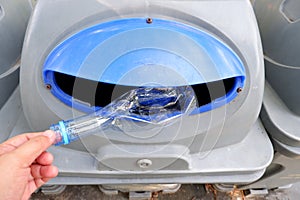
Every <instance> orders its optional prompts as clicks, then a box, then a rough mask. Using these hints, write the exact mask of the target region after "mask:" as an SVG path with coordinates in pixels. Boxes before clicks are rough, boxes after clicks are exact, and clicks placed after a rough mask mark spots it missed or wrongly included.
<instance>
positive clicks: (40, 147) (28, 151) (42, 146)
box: [11, 131, 55, 167]
mask: <svg viewBox="0 0 300 200" xmlns="http://www.w3.org/2000/svg"><path fill="white" fill-rule="evenodd" d="M54 140H55V133H54V132H53V131H45V132H44V133H43V134H42V135H39V136H36V137H33V138H30V139H29V140H28V141H27V142H25V143H23V144H22V145H20V146H19V147H18V148H17V149H15V150H14V151H12V152H11V153H12V154H14V156H15V157H16V158H17V159H18V161H19V162H20V164H21V166H22V167H28V166H30V165H31V164H32V163H33V162H34V161H35V159H36V158H37V157H38V156H39V155H41V153H43V152H44V151H45V150H46V149H47V148H49V147H50V146H51V145H52V144H53V142H54Z"/></svg>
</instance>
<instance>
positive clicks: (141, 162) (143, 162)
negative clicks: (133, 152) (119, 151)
mask: <svg viewBox="0 0 300 200" xmlns="http://www.w3.org/2000/svg"><path fill="white" fill-rule="evenodd" d="M137 164H138V166H139V167H140V168H142V169H146V168H148V167H150V166H151V165H152V161H151V160H149V159H141V160H138V161H137Z"/></svg>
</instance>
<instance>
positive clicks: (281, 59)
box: [253, 0, 300, 115]
mask: <svg viewBox="0 0 300 200" xmlns="http://www.w3.org/2000/svg"><path fill="white" fill-rule="evenodd" d="M253 6H254V9H255V14H256V17H257V20H258V25H259V28H260V32H261V37H262V42H263V47H264V55H265V64H266V79H267V80H268V82H269V83H270V84H271V85H272V87H273V88H274V90H275V91H276V92H277V93H278V95H279V96H280V98H281V99H282V100H283V101H284V103H285V104H286V106H287V107H288V108H289V109H290V110H291V111H292V112H294V113H295V114H296V115H300V106H299V102H300V92H297V91H298V87H299V85H300V79H299V76H300V56H299V50H300V34H299V32H300V17H299V9H300V1H298V0H256V1H255V2H254V4H253Z"/></svg>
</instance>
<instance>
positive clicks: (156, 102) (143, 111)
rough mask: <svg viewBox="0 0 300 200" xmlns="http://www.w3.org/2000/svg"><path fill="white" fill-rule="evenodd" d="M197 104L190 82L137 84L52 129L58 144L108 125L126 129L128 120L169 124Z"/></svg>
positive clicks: (66, 142)
mask: <svg viewBox="0 0 300 200" xmlns="http://www.w3.org/2000/svg"><path fill="white" fill-rule="evenodd" d="M195 108H196V97H195V94H194V91H193V89H192V88H191V87H190V86H181V87H161V88H137V89H135V90H131V91H129V92H127V93H126V94H124V95H122V96H121V97H119V98H118V99H116V100H114V101H113V102H111V103H110V104H109V105H107V106H105V107H104V108H102V109H100V110H98V111H96V112H94V113H92V114H89V115H85V116H82V117H79V118H75V119H71V120H68V121H60V122H58V123H57V124H54V125H51V126H50V129H51V130H53V131H54V132H55V133H56V143H55V145H56V146H60V145H65V144H69V143H71V142H73V141H76V140H78V139H80V138H81V137H83V136H87V135H89V134H100V133H103V130H105V129H107V128H112V129H118V130H120V131H125V128H126V126H124V124H126V123H124V122H126V121H127V122H128V120H129V121H133V122H136V123H146V124H151V125H153V126H154V127H155V126H167V125H169V124H171V123H172V122H174V120H175V119H178V118H179V117H181V116H183V115H188V114H190V113H191V111H192V110H194V109H195ZM127 131H128V130H127Z"/></svg>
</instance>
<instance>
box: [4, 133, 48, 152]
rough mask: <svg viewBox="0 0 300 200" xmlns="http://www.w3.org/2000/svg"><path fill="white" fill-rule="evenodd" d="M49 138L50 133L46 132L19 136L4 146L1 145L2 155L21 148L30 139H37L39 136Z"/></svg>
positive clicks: (7, 141)
mask: <svg viewBox="0 0 300 200" xmlns="http://www.w3.org/2000/svg"><path fill="white" fill-rule="evenodd" d="M41 135H43V136H47V135H48V133H46V132H35V133H24V134H21V135H17V136H15V137H12V138H10V139H8V140H6V141H5V142H3V143H2V144H0V155H2V154H4V153H8V152H11V151H13V150H15V149H17V148H18V147H19V146H21V145H22V144H24V143H25V142H27V141H29V140H30V139H32V138H34V137H37V136H41Z"/></svg>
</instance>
